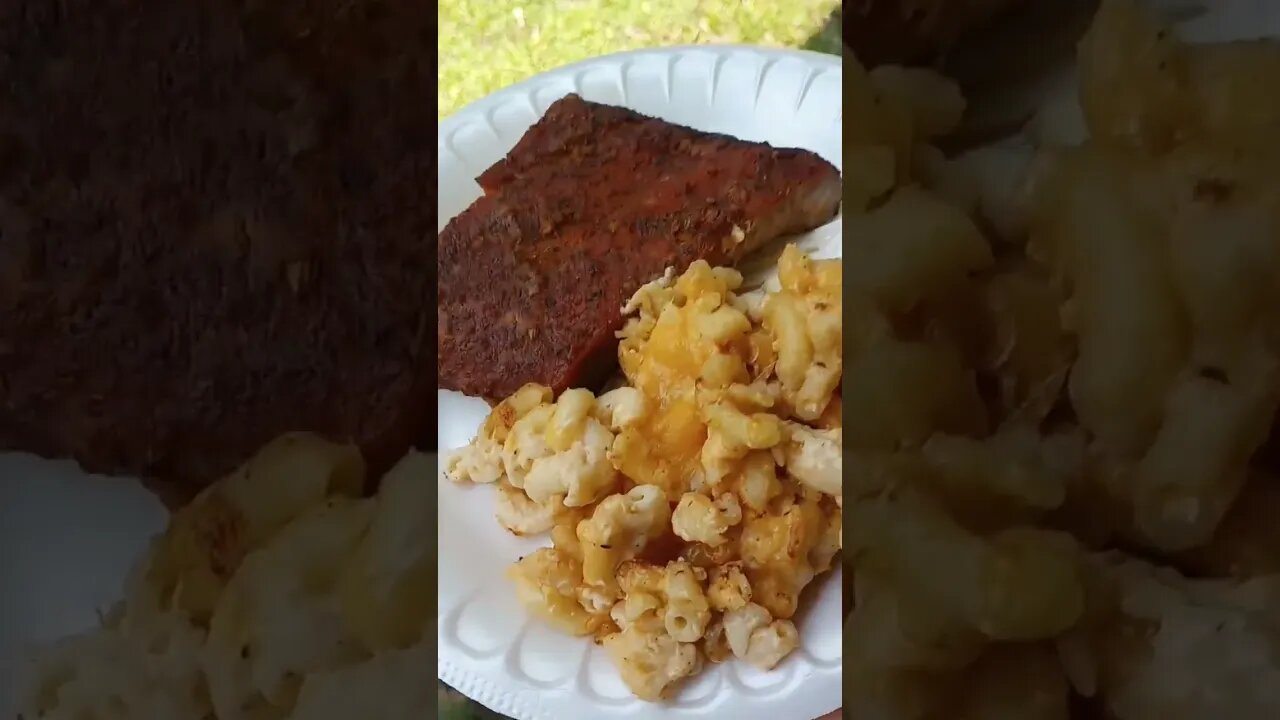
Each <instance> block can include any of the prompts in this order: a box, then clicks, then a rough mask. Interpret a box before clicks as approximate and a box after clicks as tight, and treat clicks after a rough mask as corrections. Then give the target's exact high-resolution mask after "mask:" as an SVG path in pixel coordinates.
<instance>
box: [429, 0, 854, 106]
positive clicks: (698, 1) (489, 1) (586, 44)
mask: <svg viewBox="0 0 1280 720" xmlns="http://www.w3.org/2000/svg"><path fill="white" fill-rule="evenodd" d="M839 5H840V2H839V0H441V2H440V5H439V8H440V10H439V20H440V24H439V28H440V35H439V38H440V40H439V59H440V95H439V100H440V116H441V117H444V116H446V115H448V114H450V113H452V112H453V111H455V110H457V109H459V108H461V107H462V106H464V105H466V104H467V103H469V102H471V101H473V100H476V99H479V98H481V97H484V96H485V95H487V94H489V93H491V92H493V91H494V90H497V89H499V88H502V87H505V86H507V85H510V84H511V83H514V82H517V81H519V80H523V79H525V78H527V77H529V76H531V75H534V74H536V73H539V72H542V71H544V70H549V69H551V68H555V67H559V66H561V65H566V64H568V63H571V62H575V61H578V60H583V59H585V58H590V57H595V56H598V55H604V54H607V53H611V52H618V51H620V50H633V49H637V48H648V47H658V46H663V45H685V44H692V43H748V44H753V45H768V46H775V47H807V48H809V49H811V50H819V51H824V52H839V47H840V45H839V44H840V37H839V26H838V23H829V22H828V19H829V18H830V17H831V15H832V13H833V11H835V10H836V9H837V8H838V7H839Z"/></svg>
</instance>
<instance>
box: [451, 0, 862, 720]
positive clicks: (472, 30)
mask: <svg viewBox="0 0 1280 720" xmlns="http://www.w3.org/2000/svg"><path fill="white" fill-rule="evenodd" d="M438 7H439V11H438V12H439V16H438V20H439V25H438V26H437V27H438V28H439V36H438V42H439V44H438V46H437V48H438V50H437V52H438V59H439V62H440V78H439V79H440V92H439V96H438V100H439V103H440V105H439V117H441V118H443V117H445V116H447V115H449V114H451V113H453V112H454V111H456V110H458V109H460V108H462V107H463V106H464V105H466V104H467V103H470V102H472V101H474V100H479V99H480V98H482V97H484V96H485V95H488V94H489V93H491V92H493V91H495V90H499V89H501V88H504V87H506V86H507V85H510V84H512V83H515V82H519V81H521V80H524V79H525V78H528V77H530V76H532V75H536V74H537V73H540V72H543V71H545V70H551V69H553V68H557V67H560V66H562V65H568V64H569V63H573V62H577V61H579V60H585V59H587V58H591V57H597V56H600V55H607V54H609V53H614V52H621V51H623V50H637V49H640V48H652V47H661V46H664V45H695V44H709V43H742V44H748V45H766V46H770V47H792V48H804V49H807V50H815V51H818V52H828V53H833V54H839V53H840V44H841V43H840V16H839V11H840V0H440V3H439V6H438ZM437 692H438V696H437V699H438V701H439V711H440V717H441V720H497V719H500V718H502V717H503V716H501V715H498V714H497V713H493V712H491V711H489V710H487V709H485V708H484V707H482V706H480V705H479V704H476V703H472V702H469V701H468V700H467V699H466V698H464V697H463V696H462V695H460V694H458V693H457V692H455V691H453V690H452V689H451V688H449V687H447V686H445V685H444V684H443V683H440V684H439V686H438V688H437Z"/></svg>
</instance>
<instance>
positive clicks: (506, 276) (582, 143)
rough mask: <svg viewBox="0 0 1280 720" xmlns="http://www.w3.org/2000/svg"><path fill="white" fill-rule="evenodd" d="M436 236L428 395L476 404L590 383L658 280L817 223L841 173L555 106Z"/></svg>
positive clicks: (570, 99)
mask: <svg viewBox="0 0 1280 720" xmlns="http://www.w3.org/2000/svg"><path fill="white" fill-rule="evenodd" d="M478 182H479V183H480V185H481V187H482V188H483V189H484V191H485V194H484V195H483V196H482V197H481V198H480V199H479V200H477V201H476V202H475V203H474V204H472V205H471V206H470V207H469V208H467V209H466V210H465V211H464V212H463V213H462V214H460V215H458V216H457V217H455V218H454V219H453V220H451V221H450V222H449V224H448V225H447V226H446V227H445V229H444V231H443V232H442V233H441V234H440V238H439V258H438V263H439V266H438V267H439V288H438V293H439V304H438V319H439V331H440V332H439V336H438V353H439V357H438V359H439V362H440V366H439V367H440V387H442V388H446V389H451V390H458V391H461V392H463V393H466V394H468V395H473V396H479V397H485V398H489V399H496V398H501V397H504V396H506V395H509V394H510V393H511V392H513V391H515V390H516V389H518V388H519V387H520V386H521V385H523V384H524V383H527V382H539V383H543V384H546V385H549V386H551V387H552V388H553V389H555V390H556V391H559V390H562V389H564V388H567V387H574V386H588V387H590V386H594V385H596V384H597V383H599V382H601V381H602V380H603V379H604V378H605V377H606V376H607V374H608V373H609V371H610V370H611V369H612V367H613V366H614V363H615V361H616V358H615V357H614V355H615V350H616V343H617V341H616V339H615V337H614V333H615V331H617V330H618V329H619V328H620V326H621V324H622V317H621V312H620V310H621V308H622V306H623V304H625V302H626V301H627V299H628V298H629V297H630V296H631V295H632V294H633V293H634V292H635V291H636V290H637V289H638V288H639V287H640V286H641V285H643V284H644V283H646V282H648V281H650V280H652V279H654V278H655V277H658V276H660V275H661V274H662V273H663V271H664V270H665V269H666V268H667V267H674V268H675V269H676V270H677V271H682V270H683V269H684V268H686V267H687V266H688V265H689V264H690V263H692V262H693V261H694V260H697V259H704V260H706V261H708V262H710V263H712V264H713V265H715V264H726V263H733V262H735V261H736V260H738V259H740V258H741V257H743V256H744V255H746V254H747V253H750V252H751V251H752V250H754V249H755V248H757V247H759V246H760V245H762V244H764V243H767V242H768V241H770V240H772V239H774V238H777V237H780V236H783V235H789V234H794V233H798V232H802V231H805V230H809V229H812V228H814V227H816V226H818V225H821V224H822V223H824V222H826V221H828V220H829V219H831V217H832V216H833V215H834V214H835V211H836V208H837V206H838V204H839V197H840V175H839V172H838V171H837V170H836V169H835V168H834V167H833V166H832V165H831V164H829V163H827V162H826V161H824V160H822V159H821V158H819V157H818V156H817V155H814V154H813V153H810V152H807V151H803V150H790V149H776V148H772V147H770V146H768V145H764V144H760V143H749V142H744V141H741V140H737V139H734V138H731V137H727V136H724V135H713V134H708V133H702V132H698V131H695V130H691V129H689V128H685V127H680V126H677V125H673V124H670V123H667V122H663V121H661V120H656V119H653V118H650V117H646V116H643V115H640V114H638V113H635V112H632V111H630V110H626V109H623V108H618V107H613V106H608V105H601V104H597V103H591V102H587V101H585V100H583V99H582V98H580V97H578V96H576V95H569V96H567V97H565V98H563V99H561V100H559V101H557V102H556V103H554V104H553V105H552V106H551V107H550V108H549V109H548V110H547V113H546V114H545V115H544V116H543V118H542V119H541V120H539V121H538V122H537V123H536V124H535V125H534V126H533V127H532V128H530V130H529V131H528V132H527V133H525V135H524V137H522V138H521V140H520V141H519V143H517V144H516V147H515V148H514V149H513V150H512V151H511V153H510V154H508V155H507V157H506V158H504V159H503V160H501V161H499V162H498V163H496V164H494V165H493V166H492V167H491V168H489V169H488V170H486V171H485V172H484V173H483V174H482V175H481V176H480V177H479V178H478Z"/></svg>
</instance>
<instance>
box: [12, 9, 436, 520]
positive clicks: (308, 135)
mask: <svg viewBox="0 0 1280 720" xmlns="http://www.w3.org/2000/svg"><path fill="white" fill-rule="evenodd" d="M367 5H368V7H365V4H357V7H353V6H352V4H351V3H350V2H347V1H346V0H309V1H308V2H305V3H304V2H301V1H300V0H281V1H280V2H270V3H246V2H242V1H241V0H210V1H209V2H196V3H187V2H178V3H174V2H172V1H171V0H138V1H137V2H129V3H104V2H100V1H99V0H65V1H63V2H57V3H50V2H43V1H39V0H12V1H10V2H5V3H0V451H3V450H18V451H28V452H33V453H37V454H40V455H44V456H48V457H54V458H67V457H71V458H74V459H76V460H78V461H79V462H80V463H81V465H82V466H83V467H85V468H86V469H88V470H90V471H95V472H103V473H110V474H128V475H137V476H140V477H142V478H143V479H144V480H145V481H148V482H149V484H150V485H151V486H152V487H153V489H158V490H160V491H161V494H162V496H163V497H164V498H165V499H166V500H167V501H169V503H170V504H176V503H178V502H181V500H182V499H184V498H185V497H188V496H190V495H191V494H192V493H194V492H195V491H198V490H199V489H200V488H202V487H204V486H205V485H207V484H208V483H209V482H211V481H213V480H215V479H217V478H218V477H219V476H221V475H222V474H224V473H226V472H228V471H230V470H232V469H234V468H235V467H236V466H238V465H239V464H240V463H241V462H243V461H244V460H245V459H246V458H248V457H249V456H250V455H251V454H253V452H254V451H255V450H257V449H258V448H259V447H260V446H261V445H263V444H265V443H266V442H268V441H270V440H271V439H273V438H274V437H276V436H277V435H279V434H281V433H283V432H286V431H291V430H310V431H314V432H318V433H320V434H322V435H325V436H327V437H330V438H332V439H334V440H338V441H351V442H354V443H356V444H358V445H359V446H360V448H361V450H362V451H363V452H364V455H365V457H366V459H367V461H368V465H369V468H370V470H371V474H376V473H378V472H379V471H380V470H381V469H385V468H386V467H389V466H390V464H391V463H393V462H394V461H395V460H397V459H398V458H399V457H401V455H402V454H403V453H404V452H405V451H406V450H407V449H408V448H409V447H410V446H411V445H412V444H416V443H420V442H434V440H433V438H434V434H432V426H433V423H434V422H435V416H434V413H433V412H432V410H431V408H432V395H431V393H432V392H433V390H432V388H431V385H432V382H431V381H432V376H433V375H434V367H433V365H432V361H431V356H430V355H428V354H427V353H429V352H430V345H429V343H430V334H431V333H430V329H431V328H430V324H431V316H430V314H429V313H430V312H431V310H430V304H431V296H432V295H433V294H434V274H433V267H432V266H433V260H434V248H435V243H434V241H433V239H432V238H433V236H432V234H431V233H433V232H434V231H435V229H436V227H435V226H436V220H435V206H434V205H433V204H432V202H431V200H430V197H431V195H432V194H433V192H434V189H435V180H434V179H433V178H434V176H433V175H432V174H431V170H432V168H433V165H434V160H435V155H434V152H435V151H434V150H433V148H434V146H433V145H432V144H431V143H430V137H431V131H430V128H431V121H430V108H429V107H427V106H428V105H429V104H428V103H421V102H406V101H405V98H416V97H421V95H422V94H423V93H424V92H425V91H426V90H429V89H430V85H431V82H432V81H431V80H430V79H429V75H428V74H427V73H429V72H431V71H432V63H433V62H434V61H433V60H431V59H430V58H431V57H432V56H430V55H429V54H428V52H427V48H428V47H429V46H430V45H431V42H433V41H429V40H428V38H434V30H432V25H431V23H432V22H434V17H435V16H434V14H433V11H431V10H430V9H429V7H419V5H420V4H417V3H404V4H401V5H395V6H394V7H392V6H389V5H388V4H386V3H379V4H376V5H377V7H374V5H375V4H372V3H370V4H367ZM269 481H270V479H269V478H264V479H263V482H269Z"/></svg>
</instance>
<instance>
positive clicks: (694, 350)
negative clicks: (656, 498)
mask: <svg viewBox="0 0 1280 720" xmlns="http://www.w3.org/2000/svg"><path fill="white" fill-rule="evenodd" d="M674 289H675V292H676V294H677V296H679V297H683V298H684V303H683V306H676V305H668V306H667V307H666V308H664V309H663V311H662V313H661V315H660V316H659V317H658V319H657V322H656V324H655V325H654V327H653V331H652V333H651V334H650V336H649V338H648V339H647V340H645V341H644V342H642V343H638V344H630V343H624V344H623V346H622V347H621V348H620V349H619V362H620V364H621V366H622V370H623V372H624V373H625V374H626V376H627V380H628V381H629V382H630V384H631V385H632V386H633V387H635V388H637V389H638V390H640V391H641V392H642V393H644V395H645V396H646V398H648V400H649V402H650V403H651V407H655V408H657V410H656V411H655V412H651V413H649V415H648V416H647V417H646V418H645V419H644V420H643V421H642V422H641V423H640V424H639V425H638V426H637V427H636V428H635V432H636V434H637V436H638V437H641V438H644V443H643V444H644V452H641V453H635V454H626V455H624V456H623V457H621V458H619V459H620V460H621V461H622V463H621V468H620V469H621V471H622V473H623V474H624V475H626V476H627V477H629V478H630V479H631V480H633V481H634V482H637V483H651V484H654V485H658V486H659V487H661V488H662V489H663V490H664V491H665V492H666V493H667V497H668V498H670V499H673V500H674V499H675V498H678V497H679V496H680V495H682V494H683V493H685V492H686V491H688V490H689V489H691V488H692V487H694V486H695V485H697V484H699V483H698V482H697V480H698V478H700V477H701V476H702V473H703V470H702V462H701V459H700V455H701V451H702V446H703V444H704V443H705V442H706V439H707V428H706V425H705V424H704V423H703V420H702V418H701V416H700V413H699V410H698V403H697V397H696V393H697V387H698V379H699V378H700V377H701V375H702V372H703V367H704V364H705V363H706V362H707V360H708V358H710V357H711V356H712V355H714V354H715V353H716V351H717V348H716V346H715V345H714V343H712V342H711V341H709V340H708V339H707V338H704V337H703V336H702V334H701V332H700V330H699V326H698V319H699V317H700V316H702V315H704V314H706V313H709V312H711V311H713V310H715V309H716V308H717V307H719V306H720V304H721V303H722V302H723V301H724V298H725V297H726V296H727V295H728V293H729V292H730V288H729V285H728V283H727V282H726V280H725V279H724V277H723V276H721V275H719V274H717V273H716V272H714V271H713V270H712V269H711V268H710V267H709V266H707V265H706V264H705V263H694V265H692V266H691V267H690V268H689V270H688V271H687V272H686V273H685V274H684V275H682V276H681V277H680V279H679V281H677V283H676V285H675V288H674Z"/></svg>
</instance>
